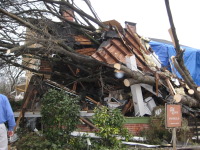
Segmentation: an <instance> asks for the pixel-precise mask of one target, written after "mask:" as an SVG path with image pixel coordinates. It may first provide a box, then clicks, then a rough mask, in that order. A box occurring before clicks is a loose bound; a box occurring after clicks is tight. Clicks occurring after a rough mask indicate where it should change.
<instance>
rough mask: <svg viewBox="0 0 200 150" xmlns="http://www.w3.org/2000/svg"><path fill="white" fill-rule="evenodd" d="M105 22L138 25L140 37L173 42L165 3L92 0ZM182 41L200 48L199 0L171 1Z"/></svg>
mask: <svg viewBox="0 0 200 150" xmlns="http://www.w3.org/2000/svg"><path fill="white" fill-rule="evenodd" d="M90 2H91V3H92V6H93V7H94V9H95V11H96V13H97V14H98V16H99V18H100V19H101V20H102V21H107V20H112V19H115V20H117V21H119V22H120V23H121V25H122V26H124V22H125V21H130V22H135V23H137V33H138V34H139V35H141V36H145V37H152V38H160V39H165V40H170V41H171V38H170V36H169V33H168V29H169V28H170V25H169V20H168V16H167V11H166V7H165V0H90ZM169 2H170V7H171V11H172V16H173V19H174V24H175V27H176V31H177V35H178V39H179V42H180V43H181V44H183V45H186V46H189V47H194V48H198V49H200V38H199V36H200V0H169Z"/></svg>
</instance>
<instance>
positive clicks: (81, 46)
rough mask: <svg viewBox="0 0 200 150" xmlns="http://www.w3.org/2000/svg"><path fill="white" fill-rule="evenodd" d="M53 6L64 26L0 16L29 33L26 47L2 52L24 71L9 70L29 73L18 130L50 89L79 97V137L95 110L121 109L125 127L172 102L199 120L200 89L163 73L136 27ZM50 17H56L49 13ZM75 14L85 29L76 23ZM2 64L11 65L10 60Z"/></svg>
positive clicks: (132, 129)
mask: <svg viewBox="0 0 200 150" xmlns="http://www.w3.org/2000/svg"><path fill="white" fill-rule="evenodd" d="M53 3H54V4H58V5H61V6H63V7H59V8H60V13H61V16H59V19H61V20H62V22H54V21H52V20H50V19H47V18H45V17H44V18H39V19H37V18H30V17H28V18H25V21H23V20H20V16H17V15H16V16H14V17H13V16H12V15H11V14H10V13H8V12H7V11H3V10H1V11H0V12H1V13H2V12H3V13H4V14H6V15H8V16H9V17H11V18H13V19H15V20H17V21H18V22H20V24H22V25H24V26H25V27H26V28H27V30H26V37H25V38H24V39H25V43H24V45H22V46H18V47H10V48H7V47H5V48H6V50H9V52H10V53H14V54H15V55H16V56H22V57H23V63H22V65H19V64H13V65H18V66H19V67H22V68H23V69H26V70H27V72H26V77H27V78H26V79H27V82H26V83H27V84H26V86H25V87H26V91H25V94H24V99H23V105H22V109H21V110H20V111H19V112H16V113H15V115H16V117H18V119H17V125H19V122H20V120H21V118H22V117H41V116H40V113H39V110H40V99H41V98H42V96H43V95H44V94H45V92H47V90H48V89H49V88H56V89H63V90H65V91H66V92H67V93H69V94H73V95H79V96H80V97H81V102H80V105H81V112H85V111H87V112H86V113H84V114H81V116H82V121H83V122H84V123H85V124H84V126H82V128H83V127H84V128H83V131H92V129H93V128H94V126H93V125H92V123H91V122H88V120H87V119H85V118H84V116H91V115H92V112H93V109H94V107H95V106H98V105H106V106H107V107H109V108H111V109H114V108H120V109H121V112H122V114H123V115H124V116H126V117H127V118H128V119H129V121H130V120H131V119H132V117H137V118H140V117H141V118H142V117H143V116H151V115H152V114H153V113H154V112H155V111H156V110H155V108H157V106H164V105H165V103H172V102H173V103H181V104H182V105H183V113H185V114H187V115H188V114H190V115H194V114H195V115H196V114H198V111H196V109H197V108H199V107H200V103H199V100H200V96H199V95H200V93H199V91H200V89H199V87H198V86H197V85H196V84H193V81H192V79H191V78H190V77H189V78H188V81H187V80H186V81H185V78H184V77H183V79H180V78H178V77H177V76H176V75H175V74H173V73H172V72H170V71H169V70H168V69H167V68H166V67H163V64H162V63H163V62H160V60H159V57H158V56H157V55H156V53H157V52H158V51H155V52H156V53H155V52H154V49H155V47H154V45H153V43H152V41H150V40H149V39H147V38H144V37H141V36H140V35H138V34H137V32H136V24H135V23H132V22H125V27H122V26H121V24H120V23H119V22H117V21H116V20H110V21H106V22H101V21H99V20H98V17H91V16H89V15H87V14H86V13H84V12H83V11H81V10H80V9H78V8H76V7H75V6H74V5H73V4H70V3H68V2H61V1H54V2H53ZM50 4H52V2H49V3H48V5H50ZM49 11H51V12H52V14H53V13H57V15H58V12H57V10H54V8H53V7H50V8H49ZM74 12H75V13H76V14H79V15H80V16H82V18H83V19H84V20H85V21H86V23H87V26H86V25H82V24H81V23H80V22H78V21H77V20H76V19H77V18H76V17H75V16H74V14H75V13H74ZM13 15H14V14H13ZM90 21H92V22H94V23H96V24H97V25H98V28H95V27H94V26H93V25H92V24H91V23H90ZM8 43H9V42H8ZM154 44H155V43H154ZM170 57H171V56H170ZM169 59H171V65H174V66H175V67H177V66H180V65H179V63H178V61H177V59H176V57H175V55H174V57H171V58H169ZM5 61H7V62H10V63H12V62H11V59H9V58H8V59H5ZM177 70H178V71H179V69H177ZM187 77H188V76H186V78H187ZM195 115H194V116H195ZM130 118H131V119H130ZM137 118H136V119H137ZM130 122H131V121H130ZM130 122H129V123H127V124H125V126H126V127H127V128H128V129H129V130H130V132H132V133H134V134H136V135H137V134H139V132H140V131H141V130H142V129H144V128H147V127H148V123H147V122H148V121H146V120H145V121H144V120H143V121H142V122H138V124H135V123H134V121H133V122H131V123H130ZM135 122H137V121H135ZM88 126H89V127H90V128H88Z"/></svg>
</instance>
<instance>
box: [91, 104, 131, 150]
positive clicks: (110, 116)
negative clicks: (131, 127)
mask: <svg viewBox="0 0 200 150" xmlns="http://www.w3.org/2000/svg"><path fill="white" fill-rule="evenodd" d="M94 112H95V114H94V116H93V119H92V120H93V123H94V124H95V125H96V126H97V127H98V128H99V131H98V132H97V133H96V134H97V135H98V136H100V137H101V140H100V142H99V145H101V146H105V147H116V148H118V147H120V146H121V139H118V138H117V136H121V137H124V138H125V140H128V139H129V138H130V134H129V132H128V129H126V128H123V124H124V121H125V120H124V116H123V115H122V114H121V112H120V110H119V109H113V110H111V109H108V108H107V107H105V106H102V107H101V108H100V109H99V108H95V110H94Z"/></svg>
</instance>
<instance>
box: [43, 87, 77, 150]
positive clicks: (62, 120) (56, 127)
mask: <svg viewBox="0 0 200 150" xmlns="http://www.w3.org/2000/svg"><path fill="white" fill-rule="evenodd" d="M78 100H79V98H78V97H74V96H70V95H67V94H66V93H65V92H64V91H57V90H55V89H50V90H49V91H48V92H47V93H46V94H45V95H44V96H43V98H42V107H41V114H42V124H43V125H44V135H45V136H46V138H47V139H48V140H49V141H52V142H53V143H55V144H57V145H60V146H61V147H62V146H63V145H65V144H67V143H68V142H69V139H70V133H71V132H72V131H74V130H75V129H76V126H77V124H78V122H79V110H80V109H79V105H78V104H77V103H78Z"/></svg>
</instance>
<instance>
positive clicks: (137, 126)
mask: <svg viewBox="0 0 200 150" xmlns="http://www.w3.org/2000/svg"><path fill="white" fill-rule="evenodd" d="M124 127H125V128H127V129H128V130H129V131H130V133H132V134H133V135H135V136H140V131H142V130H144V129H148V128H149V124H147V123H129V124H124Z"/></svg>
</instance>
